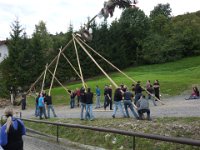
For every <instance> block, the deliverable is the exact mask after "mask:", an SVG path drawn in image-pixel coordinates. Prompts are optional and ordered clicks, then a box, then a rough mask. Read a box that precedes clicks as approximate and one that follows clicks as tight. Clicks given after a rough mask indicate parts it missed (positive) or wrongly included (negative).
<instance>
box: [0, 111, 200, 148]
mask: <svg viewBox="0 0 200 150" xmlns="http://www.w3.org/2000/svg"><path fill="white" fill-rule="evenodd" d="M19 114H20V118H21V112H20V113H19ZM2 119H3V116H1V124H2ZM21 119H22V120H23V121H27V122H34V123H40V124H41V123H42V124H47V125H53V126H56V141H57V142H59V127H68V128H78V129H87V130H92V131H98V132H105V133H113V134H119V135H124V136H130V137H132V141H133V150H135V148H136V144H135V142H136V141H135V138H136V137H139V138H146V139H152V140H159V141H164V142H171V143H179V144H185V145H191V146H200V140H194V139H189V138H177V137H168V136H162V135H154V134H147V133H138V132H131V131H124V130H119V129H107V128H101V127H92V126H85V125H79V124H66V123H56V122H48V121H41V120H32V119H24V118H21Z"/></svg>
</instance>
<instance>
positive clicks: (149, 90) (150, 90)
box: [146, 80, 157, 106]
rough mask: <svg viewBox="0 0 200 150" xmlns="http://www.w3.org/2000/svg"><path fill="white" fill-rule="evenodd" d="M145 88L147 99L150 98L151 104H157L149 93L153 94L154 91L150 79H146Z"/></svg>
mask: <svg viewBox="0 0 200 150" xmlns="http://www.w3.org/2000/svg"><path fill="white" fill-rule="evenodd" d="M146 90H147V92H149V93H148V100H152V102H153V105H154V106H157V104H156V101H155V99H152V97H151V95H153V93H154V89H153V86H152V85H151V81H150V80H147V83H146Z"/></svg>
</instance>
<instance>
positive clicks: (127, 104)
mask: <svg viewBox="0 0 200 150" xmlns="http://www.w3.org/2000/svg"><path fill="white" fill-rule="evenodd" d="M128 107H129V108H130V110H131V111H132V113H133V115H134V116H135V118H136V119H137V118H138V117H139V116H138V114H137V113H136V112H135V110H134V108H133V104H132V102H131V100H124V108H125V111H126V115H127V117H130V116H129V112H128Z"/></svg>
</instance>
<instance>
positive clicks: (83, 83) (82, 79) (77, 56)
mask: <svg viewBox="0 0 200 150" xmlns="http://www.w3.org/2000/svg"><path fill="white" fill-rule="evenodd" d="M73 42H74V48H75V52H76V59H77V63H78V67H79V71H80V75H81V81H82V85H83V87H84V88H85V82H84V78H83V73H82V69H81V65H80V61H79V55H78V51H77V47H76V43H75V40H74V37H73Z"/></svg>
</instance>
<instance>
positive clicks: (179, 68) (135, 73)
mask: <svg viewBox="0 0 200 150" xmlns="http://www.w3.org/2000/svg"><path fill="white" fill-rule="evenodd" d="M123 71H124V72H125V73H126V74H127V75H129V76H130V77H132V78H133V79H134V80H135V81H141V84H142V85H143V86H145V84H146V80H151V83H153V81H154V80H156V79H158V80H159V82H160V87H161V94H162V95H163V96H174V95H179V94H181V93H183V92H184V91H185V90H191V88H192V86H193V85H200V80H199V76H200V56H198V57H190V58H185V59H182V60H179V61H176V62H170V63H165V64H156V65H146V66H140V67H132V68H127V69H125V70H123ZM109 75H110V76H111V78H112V79H113V80H114V81H115V82H116V83H117V84H118V85H120V84H121V83H124V84H125V85H127V86H128V87H129V88H130V87H131V84H132V82H131V81H130V80H129V79H127V78H126V77H124V76H123V75H122V74H120V73H117V72H115V73H111V74H109ZM55 82H56V81H55ZM86 83H87V85H88V86H89V87H91V89H92V91H93V92H94V91H95V86H96V85H98V86H99V87H100V88H101V91H103V88H104V85H105V84H110V82H109V80H108V79H107V78H106V77H105V76H96V77H94V78H92V79H88V80H87V81H86ZM65 86H66V87H67V88H68V89H71V90H74V89H76V88H80V87H81V82H79V83H77V82H76V83H70V84H69V85H65ZM188 94H189V93H188ZM52 96H53V100H54V104H69V95H68V94H67V93H66V91H65V90H64V89H63V88H62V87H56V88H53V90H52ZM32 102H33V101H32V100H31V103H32ZM33 103H34V102H33Z"/></svg>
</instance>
